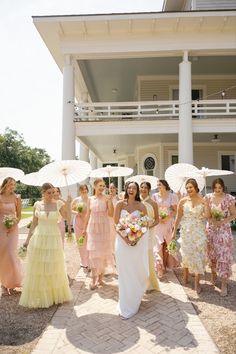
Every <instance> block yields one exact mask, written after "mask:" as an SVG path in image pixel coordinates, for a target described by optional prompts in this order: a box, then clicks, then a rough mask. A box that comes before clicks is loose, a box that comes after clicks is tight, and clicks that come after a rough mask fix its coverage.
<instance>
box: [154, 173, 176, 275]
mask: <svg viewBox="0 0 236 354" xmlns="http://www.w3.org/2000/svg"><path fill="white" fill-rule="evenodd" d="M157 186H158V188H159V191H158V193H155V194H154V195H153V200H154V201H155V202H156V203H157V205H158V210H159V224H158V225H157V227H156V245H155V246H154V250H155V256H156V267H157V271H158V277H159V279H161V278H162V277H163V273H164V272H165V271H166V268H167V267H170V268H171V267H176V266H178V265H179V262H178V261H177V260H176V259H175V258H174V257H173V256H171V255H170V254H169V253H168V251H167V245H168V244H169V243H170V241H171V234H172V227H173V224H174V217H175V214H176V211H177V204H178V198H177V196H176V195H175V194H173V193H172V192H171V191H170V186H169V184H168V182H167V181H166V180H164V179H160V180H159V181H158V184H157ZM163 212H164V213H165V214H166V216H165V214H164V213H163Z"/></svg>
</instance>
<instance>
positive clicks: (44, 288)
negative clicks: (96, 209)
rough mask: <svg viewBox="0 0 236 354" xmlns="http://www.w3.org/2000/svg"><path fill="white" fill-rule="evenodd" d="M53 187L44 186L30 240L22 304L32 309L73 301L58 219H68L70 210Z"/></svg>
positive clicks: (36, 206)
mask: <svg viewBox="0 0 236 354" xmlns="http://www.w3.org/2000/svg"><path fill="white" fill-rule="evenodd" d="M54 189H55V188H54V186H53V185H51V184H50V183H44V184H43V185H42V200H41V201H38V202H36V203H35V204H34V214H33V221H32V224H31V226H30V229H29V233H28V237H27V239H26V240H25V242H24V246H25V247H27V249H28V251H27V263H26V271H25V276H24V280H23V287H22V294H21V297H20V302H19V304H20V305H21V306H24V307H29V308H48V307H50V306H52V305H54V304H61V303H63V302H66V301H70V300H72V293H71V290H70V287H69V281H68V278H67V275H66V265H65V259H64V252H63V247H62V242H61V237H60V230H59V228H58V219H61V217H62V218H64V219H66V218H67V217H68V215H70V208H69V206H70V205H68V204H69V202H68V203H67V204H64V203H63V202H62V201H61V200H55V199H54V196H53V194H54Z"/></svg>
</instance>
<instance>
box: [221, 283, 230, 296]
mask: <svg viewBox="0 0 236 354" xmlns="http://www.w3.org/2000/svg"><path fill="white" fill-rule="evenodd" d="M227 295H228V289H227V284H222V286H221V292H220V296H222V297H225V296H227Z"/></svg>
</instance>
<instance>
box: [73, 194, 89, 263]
mask: <svg viewBox="0 0 236 354" xmlns="http://www.w3.org/2000/svg"><path fill="white" fill-rule="evenodd" d="M75 201H76V202H77V203H84V205H85V208H84V210H83V211H82V213H77V215H76V216H75V218H74V222H73V227H74V231H75V236H76V240H78V239H79V237H80V236H81V235H82V231H83V230H84V228H85V217H86V213H87V206H88V201H87V203H86V202H85V201H84V200H82V198H81V197H78V198H76V199H75ZM79 254H80V262H81V264H80V266H81V267H83V268H87V267H88V266H89V260H88V250H87V235H86V236H85V240H84V244H83V246H80V247H79Z"/></svg>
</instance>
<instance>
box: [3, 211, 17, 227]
mask: <svg viewBox="0 0 236 354" xmlns="http://www.w3.org/2000/svg"><path fill="white" fill-rule="evenodd" d="M16 222H17V219H16V217H15V215H10V214H9V215H5V216H4V217H3V224H4V226H5V227H6V228H7V229H10V228H11V227H12V226H14V225H15V224H16Z"/></svg>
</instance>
